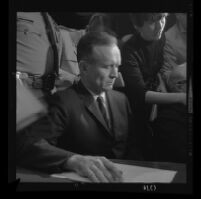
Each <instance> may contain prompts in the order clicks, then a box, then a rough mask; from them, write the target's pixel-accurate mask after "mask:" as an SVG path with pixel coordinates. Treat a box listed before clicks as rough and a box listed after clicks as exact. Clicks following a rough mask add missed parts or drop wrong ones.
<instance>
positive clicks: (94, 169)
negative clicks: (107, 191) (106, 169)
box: [90, 164, 109, 182]
mask: <svg viewBox="0 0 201 199" xmlns="http://www.w3.org/2000/svg"><path fill="white" fill-rule="evenodd" d="M90 169H91V170H92V172H93V173H94V174H95V176H96V178H97V179H98V181H99V182H109V181H108V179H107V178H106V177H105V175H104V174H103V171H102V170H101V169H99V168H98V167H97V166H96V165H95V164H94V165H92V166H91V167H90Z"/></svg>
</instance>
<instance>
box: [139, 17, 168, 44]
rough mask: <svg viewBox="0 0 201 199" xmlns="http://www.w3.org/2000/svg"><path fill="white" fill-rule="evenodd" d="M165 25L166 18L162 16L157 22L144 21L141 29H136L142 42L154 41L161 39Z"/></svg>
mask: <svg viewBox="0 0 201 199" xmlns="http://www.w3.org/2000/svg"><path fill="white" fill-rule="evenodd" d="M165 23H166V17H165V16H162V17H161V18H159V19H158V20H155V21H153V20H148V21H145V22H144V24H143V26H142V27H136V29H137V30H138V31H139V32H140V35H141V36H142V38H143V39H144V40H147V41H154V40H159V39H160V38H161V35H162V32H163V30H164V27H165Z"/></svg>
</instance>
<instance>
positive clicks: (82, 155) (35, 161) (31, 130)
mask: <svg viewBox="0 0 201 199" xmlns="http://www.w3.org/2000/svg"><path fill="white" fill-rule="evenodd" d="M77 59H78V63H79V69H80V79H81V80H80V81H79V82H78V83H76V84H74V85H73V86H72V87H70V88H68V89H66V90H63V91H59V92H57V93H55V94H54V95H53V97H52V99H51V100H50V108H49V116H48V117H44V118H43V119H41V120H40V121H38V122H36V123H35V124H34V125H32V126H29V127H28V128H26V129H25V130H24V133H20V134H19V136H21V137H17V139H18V140H17V144H18V145H17V149H18V151H17V160H18V165H20V166H23V167H28V168H32V169H40V170H43V171H46V172H61V171H64V170H73V171H76V172H77V173H78V174H80V175H81V176H85V177H88V178H89V179H91V180H92V181H93V182H119V181H122V174H121V171H119V170H118V169H117V168H116V167H115V165H114V164H113V163H112V161H110V160H109V159H107V158H119V159H123V158H124V157H126V147H127V138H128V131H129V120H130V119H129V118H130V117H131V111H130V107H129V103H128V100H127V98H126V97H125V95H124V94H122V93H120V92H117V91H114V90H112V88H113V84H114V81H115V79H116V78H117V76H118V67H119V65H120V64H121V55H120V50H119V48H118V46H117V40H116V38H115V37H113V36H111V35H109V34H107V33H104V32H91V33H87V34H86V35H84V36H83V37H82V38H81V39H80V41H79V43H78V46H77ZM22 143H23V144H22Z"/></svg>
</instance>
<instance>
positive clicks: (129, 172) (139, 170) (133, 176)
mask: <svg viewBox="0 0 201 199" xmlns="http://www.w3.org/2000/svg"><path fill="white" fill-rule="evenodd" d="M115 165H116V166H117V167H118V168H119V169H120V170H122V171H123V179H124V181H123V182H134V183H170V182H171V181H172V180H173V178H174V176H175V174H176V173H177V171H172V170H163V169H155V168H148V167H141V166H133V165H125V164H117V163H115ZM51 176H52V177H57V178H66V179H70V180H73V181H78V182H90V180H89V179H87V178H84V177H81V176H80V175H78V174H76V173H75V172H64V173H59V174H52V175H51Z"/></svg>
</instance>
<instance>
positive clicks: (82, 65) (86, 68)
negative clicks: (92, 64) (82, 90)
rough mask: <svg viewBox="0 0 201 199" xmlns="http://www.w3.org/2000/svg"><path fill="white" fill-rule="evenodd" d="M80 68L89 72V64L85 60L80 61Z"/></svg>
mask: <svg viewBox="0 0 201 199" xmlns="http://www.w3.org/2000/svg"><path fill="white" fill-rule="evenodd" d="M79 69H80V73H85V72H87V70H88V64H87V63H86V62H85V61H83V60H81V61H80V62H79Z"/></svg>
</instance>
